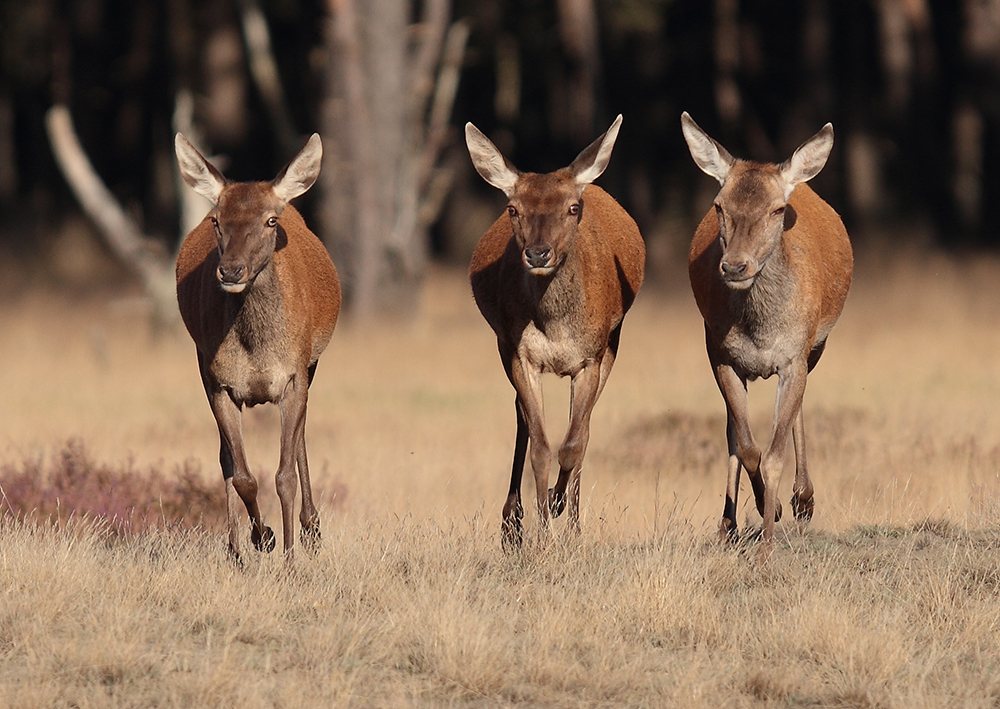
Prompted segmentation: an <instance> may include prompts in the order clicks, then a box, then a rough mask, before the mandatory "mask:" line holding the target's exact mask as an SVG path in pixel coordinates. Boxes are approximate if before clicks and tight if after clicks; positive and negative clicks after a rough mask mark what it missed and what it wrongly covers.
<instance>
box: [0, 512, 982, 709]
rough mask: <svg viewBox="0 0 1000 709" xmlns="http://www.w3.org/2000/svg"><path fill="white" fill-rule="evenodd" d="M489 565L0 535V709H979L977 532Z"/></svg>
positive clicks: (413, 556) (338, 546) (640, 545)
mask: <svg viewBox="0 0 1000 709" xmlns="http://www.w3.org/2000/svg"><path fill="white" fill-rule="evenodd" d="M666 521H667V522H668V524H667V525H666V526H667V528H668V530H669V531H667V532H665V533H664V534H663V535H661V536H658V537H654V536H647V537H644V538H635V537H632V536H631V535H627V534H624V533H622V531H621V530H620V529H619V528H618V527H617V526H615V525H614V524H611V523H607V524H601V525H590V526H589V527H588V528H587V530H586V531H585V532H584V533H583V536H582V537H581V538H580V539H579V540H575V541H570V540H566V539H564V538H562V537H557V538H556V539H553V540H552V541H551V542H550V543H549V544H548V545H546V546H537V545H531V546H529V547H528V548H527V549H526V550H525V551H524V553H522V554H521V555H516V556H504V555H503V553H502V552H501V551H500V550H499V548H498V547H499V545H498V543H497V542H498V540H497V535H496V534H495V531H494V529H493V527H494V526H495V525H494V524H493V521H492V520H490V521H489V523H488V524H484V520H482V519H481V518H474V519H471V520H464V519H463V520H456V521H455V522H454V523H452V524H447V525H443V526H442V525H438V524H437V523H434V522H430V521H426V520H423V521H422V520H417V519H414V518H413V517H409V516H407V517H403V518H400V519H395V518H391V517H385V518H382V519H380V520H378V521H375V522H371V523H369V524H367V525H355V524H349V525H331V526H330V527H328V530H329V531H328V533H327V536H326V538H325V540H324V542H325V543H324V547H323V549H322V551H321V552H320V553H319V554H318V555H317V556H315V557H312V558H309V559H305V558H300V559H299V560H298V561H297V562H296V564H295V566H294V569H293V570H288V569H286V568H285V566H284V565H283V564H282V563H281V561H280V558H279V557H278V556H277V555H271V556H256V557H253V559H252V560H251V562H250V565H249V566H248V568H247V569H245V570H243V571H237V570H236V569H234V568H233V566H232V564H230V563H229V562H228V560H227V558H226V557H225V555H224V550H223V544H222V543H220V539H219V538H218V537H217V536H214V535H204V534H198V533H187V534H179V533H174V534H164V533H156V532H151V533H148V534H146V535H143V536H141V537H137V538H133V539H132V540H130V541H128V542H119V543H113V544H109V543H107V540H106V538H105V537H103V536H102V535H101V534H100V533H99V532H94V531H92V530H88V529H81V528H74V527H73V526H72V525H71V526H70V527H68V528H66V527H64V528H62V529H61V530H58V531H54V530H53V529H52V528H46V527H33V526H28V525H24V524H20V523H13V524H12V523H6V524H5V525H4V526H3V528H2V530H0V542H2V544H0V569H2V578H3V581H2V585H3V594H4V603H3V604H2V606H0V607H2V610H0V657H2V662H0V703H2V704H3V705H4V706H12V707H19V706H23V707H35V706H81V707H84V706H203V707H210V706H220V707H228V706H246V707H257V706H260V707H264V706H269V707H270V706H280V707H299V706H302V707H315V706H444V705H449V706H451V705H461V706H515V705H518V706H553V707H560V706H567V707H568V706H595V707H596V706H648V707H662V706H690V707H701V706H706V707H707V706H713V707H714V706H720V705H722V706H734V707H740V706H845V707H904V706H905V707H948V706H953V707H992V706H996V703H997V701H1000V673H998V666H997V665H998V659H997V658H998V657H1000V633H998V632H997V623H998V621H1000V603H998V593H1000V555H998V549H997V535H996V532H995V531H993V532H991V533H974V534H973V533H968V532H965V531H962V530H960V529H958V528H957V527H953V526H951V525H948V524H945V523H941V524H936V525H923V526H918V527H910V528H896V527H877V528H865V529H859V530H857V531H854V532H851V533H846V534H842V535H829V534H826V533H823V532H815V533H811V534H808V535H806V536H803V537H795V538H793V539H791V540H789V541H788V542H787V543H786V544H785V545H783V546H781V547H780V548H779V550H778V552H777V554H776V556H775V558H774V561H773V565H772V567H771V568H770V569H769V570H768V571H767V572H766V573H761V570H760V567H759V566H758V564H757V563H756V562H755V561H754V557H755V555H754V554H752V553H744V552H745V550H743V549H724V548H720V547H719V546H717V545H715V544H711V543H707V541H706V540H705V538H704V536H703V535H701V534H698V533H696V532H695V531H694V530H693V529H691V528H690V527H689V526H687V525H685V524H684V521H683V520H682V519H675V518H671V517H670V516H669V515H668V519H667V520H666Z"/></svg>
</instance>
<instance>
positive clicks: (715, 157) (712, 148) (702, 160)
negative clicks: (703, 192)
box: [681, 111, 736, 185]
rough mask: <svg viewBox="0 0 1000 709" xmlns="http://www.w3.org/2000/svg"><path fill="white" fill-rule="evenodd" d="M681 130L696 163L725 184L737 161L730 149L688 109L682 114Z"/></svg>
mask: <svg viewBox="0 0 1000 709" xmlns="http://www.w3.org/2000/svg"><path fill="white" fill-rule="evenodd" d="M681 132H682V133H683V134H684V141H685V142H686V143H687V145H688V150H690V151H691V157H692V158H693V159H694V164H695V165H697V166H698V167H699V168H700V169H701V171H702V172H704V173H705V174H706V175H710V176H712V177H714V178H715V179H716V180H718V181H719V184H720V185H721V184H723V183H724V182H725V181H726V177H728V176H729V171H730V170H731V169H732V167H733V163H735V162H736V160H735V159H734V158H733V156H732V155H730V154H729V151H728V150H726V149H725V148H723V147H722V145H720V144H719V143H717V142H715V141H714V140H713V139H712V138H711V136H709V134H708V133H706V132H705V131H703V130H702V129H701V126H699V125H698V124H697V123H695V122H694V119H693V118H691V115H690V114H689V113H688V112H687V111H684V113H682V114H681Z"/></svg>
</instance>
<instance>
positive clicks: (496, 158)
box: [465, 123, 521, 197]
mask: <svg viewBox="0 0 1000 709" xmlns="http://www.w3.org/2000/svg"><path fill="white" fill-rule="evenodd" d="M465 144H466V145H467V146H468V147H469V156H470V157H471V158H472V164H473V165H475V166H476V172H478V173H479V174H480V175H481V176H482V178H483V179H484V180H486V181H487V182H488V183H490V184H491V185H493V186H494V187H496V188H497V189H498V190H500V191H501V192H503V193H504V194H505V195H507V196H508V197H510V195H511V192H513V191H514V185H515V184H517V178H519V177H520V176H521V172H520V170H518V169H517V168H516V167H514V166H513V165H511V164H510V161H509V160H507V158H505V157H504V156H503V155H502V154H501V152H500V151H499V150H498V149H497V146H495V145H493V141H491V140H490V139H489V138H487V137H486V136H485V135H484V134H483V132H482V131H481V130H479V129H478V128H476V127H475V126H474V125H472V124H471V123H466V124H465Z"/></svg>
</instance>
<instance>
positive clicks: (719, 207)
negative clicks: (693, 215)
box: [713, 204, 722, 219]
mask: <svg viewBox="0 0 1000 709" xmlns="http://www.w3.org/2000/svg"><path fill="white" fill-rule="evenodd" d="M713 206H714V207H715V214H716V215H717V216H718V217H719V219H722V205H721V204H716V205H713Z"/></svg>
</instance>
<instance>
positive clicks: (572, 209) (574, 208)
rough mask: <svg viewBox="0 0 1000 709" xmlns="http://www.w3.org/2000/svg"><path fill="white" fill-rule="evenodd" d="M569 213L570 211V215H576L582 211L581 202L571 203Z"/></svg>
mask: <svg viewBox="0 0 1000 709" xmlns="http://www.w3.org/2000/svg"><path fill="white" fill-rule="evenodd" d="M569 213H570V216H573V217H575V216H576V215H577V214H579V213H580V205H579V204H571V205H569Z"/></svg>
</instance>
